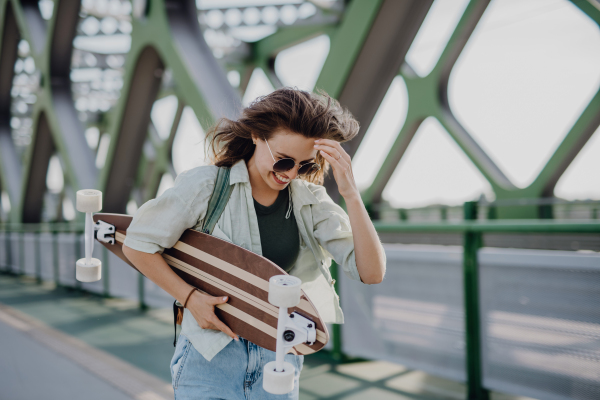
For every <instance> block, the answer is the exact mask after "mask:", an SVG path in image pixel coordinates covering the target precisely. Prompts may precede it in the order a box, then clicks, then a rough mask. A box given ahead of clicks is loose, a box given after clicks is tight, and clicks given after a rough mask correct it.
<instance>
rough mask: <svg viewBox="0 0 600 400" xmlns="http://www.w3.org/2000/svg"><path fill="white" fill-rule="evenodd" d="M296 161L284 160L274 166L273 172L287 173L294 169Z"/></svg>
mask: <svg viewBox="0 0 600 400" xmlns="http://www.w3.org/2000/svg"><path fill="white" fill-rule="evenodd" d="M294 165H295V164H294V160H292V159H290V158H283V159H281V160H279V161H277V162H276V163H275V164H273V170H274V171H276V172H285V171H289V170H290V169H292V168H294Z"/></svg>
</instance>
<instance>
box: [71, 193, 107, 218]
mask: <svg viewBox="0 0 600 400" xmlns="http://www.w3.org/2000/svg"><path fill="white" fill-rule="evenodd" d="M76 207H77V211H79V212H84V213H95V212H98V211H100V210H102V192H101V191H99V190H96V189H83V190H78V191H77V205H76Z"/></svg>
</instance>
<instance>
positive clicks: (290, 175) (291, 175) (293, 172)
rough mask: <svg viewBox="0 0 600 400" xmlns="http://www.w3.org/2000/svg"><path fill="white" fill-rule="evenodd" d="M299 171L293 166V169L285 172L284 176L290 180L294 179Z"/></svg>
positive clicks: (296, 166)
mask: <svg viewBox="0 0 600 400" xmlns="http://www.w3.org/2000/svg"><path fill="white" fill-rule="evenodd" d="M299 169H300V166H298V165H294V168H292V169H290V170H289V171H286V172H285V174H286V175H287V177H288V178H290V179H296V177H297V176H298V170H299Z"/></svg>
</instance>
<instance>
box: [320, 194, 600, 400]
mask: <svg viewBox="0 0 600 400" xmlns="http://www.w3.org/2000/svg"><path fill="white" fill-rule="evenodd" d="M463 215H464V218H465V220H463V221H460V222H450V221H449V222H434V223H418V224H417V223H408V222H383V221H374V222H373V225H374V226H375V229H376V230H377V232H379V233H383V232H394V233H406V232H411V233H412V232H418V233H440V232H442V233H459V234H462V235H463V251H464V255H463V283H464V311H465V341H466V375H467V391H468V396H467V398H468V399H479V400H481V399H488V398H489V391H488V390H487V389H485V388H484V387H483V384H482V360H481V354H482V352H481V332H480V328H481V325H480V321H479V316H480V311H479V266H478V262H477V252H478V250H479V249H480V248H481V247H482V244H483V241H482V234H484V233H600V221H594V220H580V221H576V220H553V219H544V220H478V219H477V218H478V203H477V202H467V203H465V204H464V206H463ZM332 275H334V276H333V277H334V279H336V280H337V265H335V266H334V270H333V274H332ZM336 285H337V283H336ZM338 289H339V288H338ZM340 295H341V296H343V293H342V294H340ZM340 329H341V328H340V326H339V325H336V326H334V329H333V340H334V354H337V356H338V357H341V356H342V354H341V330H340Z"/></svg>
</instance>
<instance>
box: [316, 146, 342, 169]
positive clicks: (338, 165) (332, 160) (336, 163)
mask: <svg viewBox="0 0 600 400" xmlns="http://www.w3.org/2000/svg"><path fill="white" fill-rule="evenodd" d="M319 152H320V153H321V155H322V156H323V157H324V158H325V159H326V160H327V161H329V164H331V166H332V167H333V169H334V170H336V169H340V170H342V169H343V168H344V167H343V166H342V164H341V163H340V161H342V160H336V159H335V158H334V157H332V156H331V154H328V153H327V152H325V151H323V150H319Z"/></svg>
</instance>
